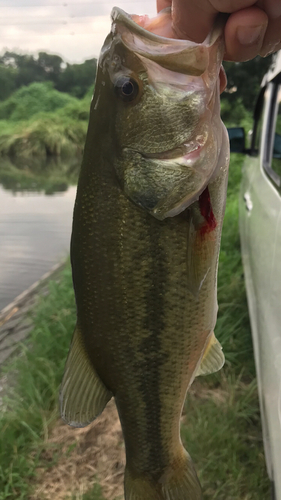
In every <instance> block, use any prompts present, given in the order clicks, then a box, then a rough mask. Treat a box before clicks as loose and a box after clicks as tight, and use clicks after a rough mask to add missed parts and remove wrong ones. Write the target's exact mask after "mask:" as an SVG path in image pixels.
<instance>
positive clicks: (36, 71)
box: [0, 51, 96, 101]
mask: <svg viewBox="0 0 281 500" xmlns="http://www.w3.org/2000/svg"><path fill="white" fill-rule="evenodd" d="M95 76H96V59H95V58H93V59H89V60H86V61H85V62H83V63H82V64H69V63H67V64H66V63H64V61H63V60H62V58H61V57H60V56H57V55H55V54H48V53H46V52H39V54H38V56H37V57H36V56H33V55H26V54H18V53H16V52H10V51H6V52H5V54H4V55H3V56H2V57H0V101H3V100H5V99H7V98H8V97H9V96H10V95H11V94H12V93H13V91H14V90H16V89H19V88H21V87H22V86H27V85H30V84H31V83H34V82H47V81H48V82H52V83H53V85H54V88H55V89H57V90H59V91H61V92H68V93H69V94H71V95H72V96H74V97H79V98H82V97H83V96H84V95H85V94H86V93H87V91H88V89H89V87H92V86H93V84H94V81H95Z"/></svg>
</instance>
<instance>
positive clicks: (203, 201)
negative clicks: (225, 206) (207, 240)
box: [199, 187, 217, 236]
mask: <svg viewBox="0 0 281 500" xmlns="http://www.w3.org/2000/svg"><path fill="white" fill-rule="evenodd" d="M199 207H200V212H201V215H202V216H203V217H204V219H205V221H206V222H205V224H204V225H203V226H202V227H201V229H200V234H201V235H202V236H203V235H205V234H207V233H210V232H211V231H213V230H214V229H215V228H216V227H217V221H216V218H215V216H214V212H213V209H212V205H211V198H210V193H209V189H208V187H206V189H205V190H204V191H203V193H201V194H200V196H199Z"/></svg>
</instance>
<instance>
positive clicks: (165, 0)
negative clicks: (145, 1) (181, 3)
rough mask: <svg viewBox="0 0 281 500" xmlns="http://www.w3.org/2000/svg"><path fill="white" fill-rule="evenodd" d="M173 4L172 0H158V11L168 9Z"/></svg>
mask: <svg viewBox="0 0 281 500" xmlns="http://www.w3.org/2000/svg"><path fill="white" fill-rule="evenodd" d="M171 5H172V0H157V12H160V10H163V9H166V8H167V7H171Z"/></svg>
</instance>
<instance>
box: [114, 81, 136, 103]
mask: <svg viewBox="0 0 281 500" xmlns="http://www.w3.org/2000/svg"><path fill="white" fill-rule="evenodd" d="M115 90H116V93H117V95H118V97H120V98H121V99H122V101H124V102H131V101H133V100H134V99H135V98H136V97H137V96H138V93H139V85H138V83H137V82H136V80H134V79H133V78H131V77H129V76H120V77H119V78H118V80H117V81H116V83H115Z"/></svg>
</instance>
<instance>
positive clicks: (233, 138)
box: [227, 127, 245, 153]
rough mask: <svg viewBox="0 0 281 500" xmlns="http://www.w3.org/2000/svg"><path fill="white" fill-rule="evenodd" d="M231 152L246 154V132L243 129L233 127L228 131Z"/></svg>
mask: <svg viewBox="0 0 281 500" xmlns="http://www.w3.org/2000/svg"><path fill="white" fill-rule="evenodd" d="M227 132H228V137H229V142H230V152H231V153H245V130H244V128H243V127H231V128H228V129H227Z"/></svg>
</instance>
